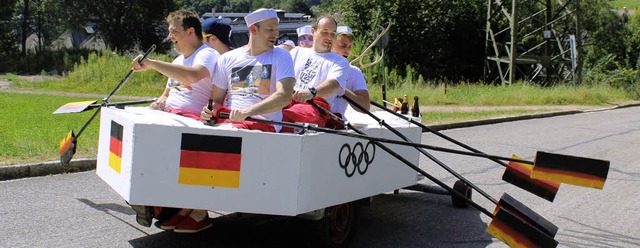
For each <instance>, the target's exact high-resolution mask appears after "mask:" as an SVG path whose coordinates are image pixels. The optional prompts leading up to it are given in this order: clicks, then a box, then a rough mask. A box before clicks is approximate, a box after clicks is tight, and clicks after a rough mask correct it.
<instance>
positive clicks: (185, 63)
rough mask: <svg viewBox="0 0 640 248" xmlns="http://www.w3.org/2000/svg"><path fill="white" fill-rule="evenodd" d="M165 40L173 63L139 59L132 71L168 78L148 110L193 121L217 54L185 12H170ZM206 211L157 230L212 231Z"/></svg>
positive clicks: (182, 214) (182, 215)
mask: <svg viewBox="0 0 640 248" xmlns="http://www.w3.org/2000/svg"><path fill="white" fill-rule="evenodd" d="M167 23H168V24H169V35H168V38H169V39H171V41H172V42H173V46H174V48H175V50H176V52H178V53H180V56H178V57H177V58H176V59H175V60H174V61H173V62H172V63H167V62H164V61H160V60H153V59H145V60H144V61H142V63H138V59H140V58H141V56H142V55H140V56H138V57H136V58H135V59H134V60H133V62H132V67H133V70H134V71H144V70H147V69H155V70H156V71H158V72H160V73H162V74H163V75H165V76H167V77H168V80H167V84H166V87H165V89H164V92H163V93H162V95H161V96H160V97H159V98H158V100H156V101H155V102H154V103H152V104H151V108H154V109H158V110H163V111H167V112H171V113H175V114H179V115H182V116H186V117H190V118H193V119H196V120H199V119H200V110H201V109H202V107H203V106H206V105H207V103H208V101H209V98H210V96H211V92H212V89H213V83H212V79H211V77H212V76H213V72H214V71H215V66H216V62H217V60H218V58H219V57H220V54H219V53H218V52H217V51H216V50H214V49H213V48H211V47H209V46H208V45H206V44H203V42H202V39H203V38H202V36H203V34H202V26H201V24H200V19H199V18H198V14H196V13H195V12H193V11H187V10H184V9H181V10H177V11H174V12H171V13H170V14H169V16H168V17H167ZM211 225H212V221H211V219H210V218H209V214H208V212H207V210H197V209H196V210H192V209H182V210H180V211H179V212H178V213H177V214H175V215H174V216H173V217H171V218H169V219H166V220H162V223H161V225H160V228H162V229H165V230H174V231H175V232H179V233H194V232H199V231H202V230H204V229H207V228H209V227H211Z"/></svg>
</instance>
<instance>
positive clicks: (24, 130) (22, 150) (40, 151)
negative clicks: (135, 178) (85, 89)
mask: <svg viewBox="0 0 640 248" xmlns="http://www.w3.org/2000/svg"><path fill="white" fill-rule="evenodd" d="M83 100H95V99H87V98H81V97H63V96H48V95H39V94H16V93H5V92H0V116H2V119H0V137H1V138H0V147H2V150H0V161H1V162H0V165H8V164H19V163H29V162H36V161H38V162H41V161H51V160H59V159H60V154H59V149H60V145H59V144H60V141H61V140H62V139H63V138H64V137H65V136H66V134H67V133H68V132H69V131H70V130H74V132H75V133H76V134H77V133H78V131H80V129H81V128H82V125H84V123H86V122H87V121H88V120H89V118H90V117H91V115H92V114H93V113H94V111H95V110H89V111H85V112H83V113H74V114H56V115H53V114H51V113H52V112H53V111H55V110H56V109H58V107H60V106H62V105H64V104H65V103H68V102H75V101H83ZM114 100H115V99H114ZM99 123H100V116H99V115H98V117H96V119H94V120H93V122H92V123H91V124H90V125H89V126H88V127H87V129H85V131H84V132H83V133H82V135H81V136H80V137H79V138H78V144H77V152H76V155H75V156H74V158H95V157H96V156H97V152H98V129H99Z"/></svg>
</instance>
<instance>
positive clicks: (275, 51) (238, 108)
mask: <svg viewBox="0 0 640 248" xmlns="http://www.w3.org/2000/svg"><path fill="white" fill-rule="evenodd" d="M244 19H245V21H246V23H247V26H248V28H249V43H248V44H247V45H245V46H243V47H240V48H237V49H235V50H232V51H230V52H227V53H225V54H223V55H222V56H221V57H220V59H219V60H218V64H217V67H216V72H215V74H214V87H213V93H212V99H213V103H214V106H213V107H215V108H214V110H213V111H211V110H209V109H207V108H206V107H205V108H203V109H202V113H201V120H202V121H207V120H210V119H212V117H214V116H216V117H217V116H219V113H220V112H227V111H228V112H230V116H229V119H227V120H219V121H222V122H225V121H230V122H232V123H233V126H234V127H236V128H243V129H255V130H262V131H271V132H277V131H279V129H280V127H279V126H273V125H271V124H263V123H257V122H251V121H246V120H245V119H246V118H247V117H249V116H253V117H254V118H263V119H268V120H276V121H279V120H282V111H281V110H282V108H283V107H285V106H286V105H288V104H289V103H290V102H291V95H292V94H293V85H294V84H295V79H294V73H293V61H292V59H291V56H290V55H289V54H288V53H287V51H286V50H284V49H282V48H277V47H275V48H274V45H275V42H276V39H277V38H278V35H279V27H278V25H279V19H278V17H277V14H276V11H275V10H273V9H258V10H256V11H254V12H252V13H251V14H249V15H247V16H245V18H244ZM225 96H226V97H227V98H228V99H227V101H226V103H227V105H226V106H224V105H223V101H224V99H225Z"/></svg>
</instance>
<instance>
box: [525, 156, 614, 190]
mask: <svg viewBox="0 0 640 248" xmlns="http://www.w3.org/2000/svg"><path fill="white" fill-rule="evenodd" d="M609 164H610V162H609V161H606V160H599V159H592V158H585V157H576V156H569V155H563V154H554V153H548V152H541V151H538V152H537V153H536V158H535V162H534V166H533V170H532V171H531V178H534V179H541V180H548V181H553V182H558V183H567V184H572V185H576V186H583V187H589V188H595V189H602V188H603V187H604V182H605V181H606V180H607V175H608V174H609Z"/></svg>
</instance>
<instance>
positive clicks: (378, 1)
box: [321, 0, 486, 81]
mask: <svg viewBox="0 0 640 248" xmlns="http://www.w3.org/2000/svg"><path fill="white" fill-rule="evenodd" d="M485 8H486V7H485V3H484V2H483V1H476V0H450V1H421V0H334V1H329V2H327V3H324V2H323V5H322V6H321V10H323V12H327V13H337V14H338V15H339V21H340V22H341V23H344V24H347V25H349V26H351V27H352V28H353V29H354V30H355V32H356V35H358V36H361V38H366V39H369V40H371V38H372V36H373V34H374V33H375V32H376V30H377V29H379V28H381V27H385V26H387V24H388V23H389V22H391V23H393V26H392V28H391V30H390V31H389V44H388V46H387V47H388V48H389V49H387V50H385V53H386V55H385V56H387V57H386V61H388V62H389V63H388V65H389V66H390V67H392V68H395V69H397V70H399V71H400V72H401V73H405V68H407V66H411V67H412V68H415V69H416V70H417V72H418V74H420V75H423V76H424V77H425V78H430V79H438V78H447V79H451V80H454V81H457V80H463V79H471V80H477V79H479V78H480V77H481V76H482V68H483V61H484V25H485V21H486V17H485V12H486V10H485Z"/></svg>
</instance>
